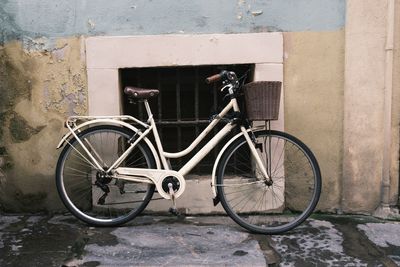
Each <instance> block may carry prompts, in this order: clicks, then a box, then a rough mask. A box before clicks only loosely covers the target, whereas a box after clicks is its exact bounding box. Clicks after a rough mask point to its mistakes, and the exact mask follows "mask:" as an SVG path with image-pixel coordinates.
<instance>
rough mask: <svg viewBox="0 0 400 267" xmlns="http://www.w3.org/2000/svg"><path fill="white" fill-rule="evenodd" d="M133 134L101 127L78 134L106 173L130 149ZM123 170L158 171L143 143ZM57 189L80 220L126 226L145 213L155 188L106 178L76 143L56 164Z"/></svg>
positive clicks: (72, 143) (134, 151)
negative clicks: (151, 169)
mask: <svg viewBox="0 0 400 267" xmlns="http://www.w3.org/2000/svg"><path fill="white" fill-rule="evenodd" d="M133 135H134V132H132V131H130V130H128V129H125V128H121V127H116V126H110V125H101V126H95V127H91V128H88V129H86V130H84V131H82V132H81V133H79V134H78V137H79V139H80V140H81V141H82V142H83V143H84V144H85V146H86V147H87V148H88V149H89V151H90V153H91V154H92V155H93V156H94V157H95V158H96V159H97V160H98V161H99V164H102V167H103V168H104V169H106V168H107V167H110V166H111V164H113V163H114V162H115V161H116V160H117V159H118V158H119V156H121V155H122V153H124V152H125V151H126V149H127V148H128V146H129V139H130V138H131V137H132V136H133ZM120 167H132V168H153V169H154V168H156V164H155V159H154V156H153V154H152V153H151V151H150V149H149V147H148V146H147V145H146V144H145V143H144V142H140V143H139V144H138V145H137V146H136V147H135V148H134V149H133V151H132V152H131V153H130V154H129V156H128V157H127V158H126V159H125V160H124V161H123V162H122V163H121V164H120ZM56 185H57V190H58V193H59V195H60V197H61V200H62V201H63V203H64V205H65V206H66V207H67V208H68V210H69V211H70V212H71V213H72V214H73V215H75V216H76V217H77V218H79V219H80V220H82V221H84V222H86V223H88V224H91V225H96V226H117V225H120V224H123V223H125V222H127V221H129V220H131V219H133V218H134V217H136V216H137V215H138V214H139V213H140V212H142V211H143V210H144V208H145V207H146V206H147V204H148V203H149V201H150V200H151V197H152V196H153V193H154V189H155V186H154V184H145V183H135V182H130V181H127V180H122V179H116V178H114V177H112V176H110V175H107V174H105V173H103V172H101V171H100V170H98V168H97V167H96V166H95V165H94V163H93V162H91V161H90V159H89V157H88V155H87V154H86V152H85V151H84V150H83V148H82V146H81V145H80V144H79V142H78V141H77V139H75V138H73V139H71V140H70V141H67V144H66V145H65V147H64V149H63V150H62V152H61V154H60V157H59V159H58V163H57V169H56Z"/></svg>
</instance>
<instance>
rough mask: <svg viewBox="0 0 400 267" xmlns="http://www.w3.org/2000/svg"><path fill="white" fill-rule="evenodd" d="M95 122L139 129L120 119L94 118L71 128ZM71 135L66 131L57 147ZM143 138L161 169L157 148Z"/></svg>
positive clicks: (78, 127)
mask: <svg viewBox="0 0 400 267" xmlns="http://www.w3.org/2000/svg"><path fill="white" fill-rule="evenodd" d="M95 124H98V125H117V126H122V127H126V128H128V129H130V130H132V131H134V132H138V131H139V129H137V128H136V127H134V126H132V125H130V124H129V123H126V122H124V121H120V120H110V119H96V120H90V121H87V122H84V123H82V124H79V125H78V126H76V127H75V128H73V129H72V130H73V131H74V132H77V131H78V132H79V130H80V129H82V128H84V127H86V126H89V127H90V126H93V125H95ZM71 135H72V133H71V132H68V133H66V134H65V135H64V136H63V137H62V139H61V141H60V142H59V143H58V145H57V149H59V148H61V147H62V146H63V145H64V143H65V141H66V140H68V138H70V137H71ZM143 140H144V141H145V142H146V144H147V145H148V146H149V148H150V150H151V153H153V156H154V159H155V160H156V165H157V169H161V163H160V158H159V157H158V153H157V150H156V149H155V148H154V146H153V144H152V143H151V142H150V140H149V139H148V138H147V137H144V138H143Z"/></svg>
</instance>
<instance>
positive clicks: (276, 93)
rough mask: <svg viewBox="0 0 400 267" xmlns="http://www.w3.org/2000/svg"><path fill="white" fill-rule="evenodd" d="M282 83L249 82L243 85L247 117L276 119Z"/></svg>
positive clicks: (253, 119)
mask: <svg viewBox="0 0 400 267" xmlns="http://www.w3.org/2000/svg"><path fill="white" fill-rule="evenodd" d="M281 86H282V83H281V82H278V81H273V82H251V83H248V84H245V85H244V86H243V90H244V96H245V100H246V101H245V102H246V111H247V117H248V119H249V120H252V121H265V120H277V119H278V115H279V102H280V98H281Z"/></svg>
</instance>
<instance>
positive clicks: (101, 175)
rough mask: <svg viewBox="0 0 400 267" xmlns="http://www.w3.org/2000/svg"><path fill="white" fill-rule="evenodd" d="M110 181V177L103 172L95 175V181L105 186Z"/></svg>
mask: <svg viewBox="0 0 400 267" xmlns="http://www.w3.org/2000/svg"><path fill="white" fill-rule="evenodd" d="M111 180H112V177H110V176H109V175H108V174H107V173H105V172H104V171H98V172H97V173H96V181H97V182H99V183H101V184H103V185H105V184H109V183H110V182H111Z"/></svg>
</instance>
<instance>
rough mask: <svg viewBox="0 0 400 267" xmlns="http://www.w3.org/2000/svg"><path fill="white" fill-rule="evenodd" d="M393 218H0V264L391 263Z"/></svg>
mask: <svg viewBox="0 0 400 267" xmlns="http://www.w3.org/2000/svg"><path fill="white" fill-rule="evenodd" d="M399 231H400V223H399V222H390V221H380V220H376V219H373V218H371V217H355V216H321V215H319V216H317V217H314V218H312V219H309V220H308V221H307V222H306V223H304V224H303V225H301V226H300V227H298V228H296V229H295V230H293V231H291V232H289V233H287V234H285V235H276V236H264V235H253V234H249V233H247V232H246V231H243V230H242V229H241V228H239V227H238V226H237V225H235V224H234V223H233V222H232V221H231V220H230V219H229V218H227V217H186V218H176V217H171V216H167V217H166V216H156V217H152V216H142V217H139V218H137V219H135V220H134V221H132V222H131V223H129V224H128V225H126V226H123V227H119V228H94V227H88V226H86V225H84V224H82V223H80V222H78V221H77V220H76V219H75V218H73V217H71V216H69V215H68V216H63V215H57V216H54V217H49V216H22V215H21V216H6V215H3V216H1V217H0V236H1V242H0V255H1V257H0V265H1V266H27V265H29V266H61V265H64V266H160V265H162V266H177V265H178V266H187V265H190V266H199V265H201V266H278V265H280V266H345V265H346V266H398V265H400V238H399V236H398V232H399Z"/></svg>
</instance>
